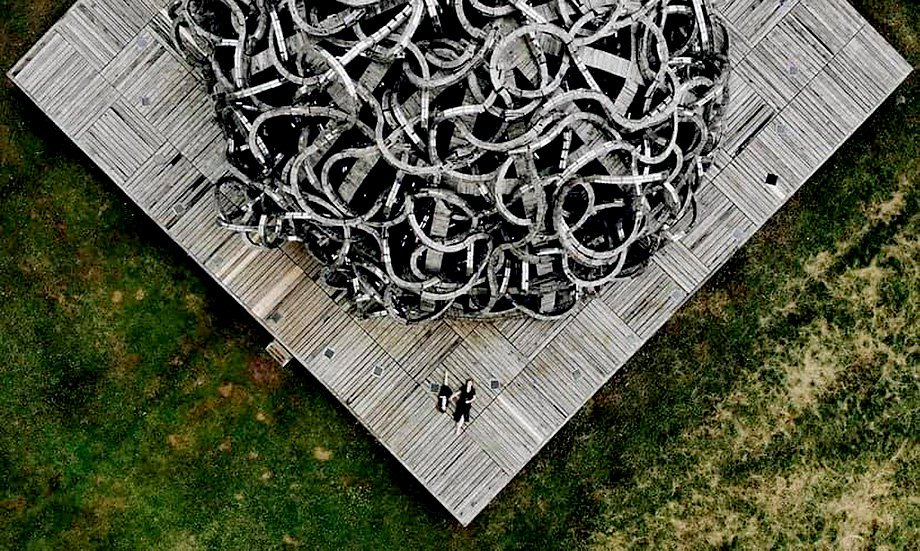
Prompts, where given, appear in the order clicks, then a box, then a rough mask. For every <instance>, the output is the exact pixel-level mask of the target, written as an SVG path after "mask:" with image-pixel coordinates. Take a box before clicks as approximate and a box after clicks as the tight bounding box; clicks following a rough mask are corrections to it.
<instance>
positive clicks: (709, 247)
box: [681, 185, 755, 271]
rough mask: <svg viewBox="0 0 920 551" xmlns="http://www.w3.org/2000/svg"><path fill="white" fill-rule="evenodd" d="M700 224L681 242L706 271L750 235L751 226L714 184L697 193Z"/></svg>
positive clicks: (727, 255) (715, 265) (723, 258)
mask: <svg viewBox="0 0 920 551" xmlns="http://www.w3.org/2000/svg"><path fill="white" fill-rule="evenodd" d="M697 206H698V209H699V216H700V223H699V224H697V225H696V226H694V227H693V228H692V229H691V230H690V232H689V233H688V234H687V235H686V236H684V238H682V239H681V243H682V244H684V245H685V246H686V247H687V249H689V250H690V252H692V253H693V255H694V256H695V257H696V258H699V259H700V261H701V262H702V263H703V264H704V265H705V266H707V268H708V269H709V271H712V269H713V268H715V267H717V266H720V265H721V264H722V263H723V262H724V261H725V260H727V259H728V258H729V257H730V256H731V255H732V254H733V253H734V252H735V251H736V250H737V249H738V247H740V246H741V244H742V243H743V242H744V239H745V237H746V236H748V235H751V234H752V233H753V231H754V229H755V225H754V223H753V222H751V220H750V219H749V218H748V217H747V216H745V215H744V212H742V211H741V209H739V208H738V207H737V206H736V205H735V204H734V203H732V202H731V201H729V199H728V197H726V196H725V194H724V193H722V192H721V191H719V188H718V187H717V186H715V185H710V186H706V187H705V188H704V189H703V190H701V191H700V193H698V194H697Z"/></svg>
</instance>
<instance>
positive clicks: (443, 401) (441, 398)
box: [438, 371, 454, 413]
mask: <svg viewBox="0 0 920 551" xmlns="http://www.w3.org/2000/svg"><path fill="white" fill-rule="evenodd" d="M453 394H454V392H453V391H452V390H451V389H450V387H449V386H447V371H445V372H444V382H443V383H441V388H440V389H438V411H440V412H441V413H447V403H448V402H449V401H450V400H451V397H452V396H453Z"/></svg>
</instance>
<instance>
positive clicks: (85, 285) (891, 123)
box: [0, 0, 920, 549]
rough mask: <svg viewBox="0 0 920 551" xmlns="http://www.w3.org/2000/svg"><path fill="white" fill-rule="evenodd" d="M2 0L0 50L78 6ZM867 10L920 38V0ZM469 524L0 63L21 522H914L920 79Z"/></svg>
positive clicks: (3, 278) (324, 534)
mask: <svg viewBox="0 0 920 551" xmlns="http://www.w3.org/2000/svg"><path fill="white" fill-rule="evenodd" d="M66 5H67V3H66V2H63V3H61V2H51V3H47V2H26V1H24V0H0V10H2V11H3V13H4V15H3V16H2V20H0V69H3V71H4V72H5V71H6V70H7V69H8V68H9V67H10V66H11V65H12V63H13V62H14V61H15V60H16V59H17V58H18V57H19V56H20V55H22V54H23V53H24V52H25V50H26V49H27V48H28V47H29V46H30V45H31V44H32V43H33V42H34V41H35V40H36V39H37V38H38V37H39V36H40V34H41V33H42V32H44V31H45V30H46V29H47V28H48V27H49V26H50V24H51V23H52V22H53V21H54V20H55V19H56V18H57V17H59V16H60V15H61V14H62V12H63V10H64V9H66ZM857 6H858V8H859V9H860V11H861V12H862V13H863V14H865V15H866V16H867V17H868V18H869V19H870V21H871V22H872V24H873V25H874V26H875V27H876V28H878V29H880V30H881V31H882V32H883V33H884V34H885V35H886V37H888V38H889V40H891V41H892V43H893V44H895V46H896V47H897V48H898V49H899V50H900V51H901V52H902V53H904V54H905V55H906V56H907V57H908V58H909V59H910V60H911V61H912V63H914V64H917V63H918V62H920V38H918V37H920V7H918V6H917V5H916V4H915V3H912V2H908V1H895V0H879V1H874V2H873V1H870V0H862V1H860V2H857ZM896 96H900V100H898V99H897V98H894V99H892V100H890V101H888V102H887V103H886V104H885V105H884V106H883V107H882V109H881V110H880V112H879V113H877V114H876V115H875V116H873V117H872V119H871V120H870V122H869V123H867V125H865V126H864V127H863V128H862V129H860V130H859V132H857V134H856V135H855V136H854V137H853V138H852V139H851V140H850V141H849V142H848V143H847V145H846V146H845V147H844V148H843V149H842V150H841V151H840V152H839V153H838V154H837V155H836V156H835V157H834V159H833V160H832V161H831V162H830V163H829V164H828V165H827V166H825V167H824V168H823V169H822V170H821V171H820V173H819V174H818V175H817V176H816V177H815V178H813V179H812V180H811V181H810V182H809V183H808V185H806V186H805V188H803V190H802V191H801V192H800V193H799V194H798V195H797V196H796V197H795V198H794V199H793V200H792V201H791V202H790V203H789V204H788V205H787V206H786V207H784V209H783V210H782V211H781V212H780V213H779V214H778V215H777V216H776V217H775V218H774V219H773V220H771V221H770V222H769V223H768V224H767V226H766V227H765V228H764V229H763V230H762V231H761V232H760V233H758V234H757V236H755V238H754V239H753V240H752V242H751V243H750V244H749V245H748V246H746V247H745V248H744V249H743V250H742V251H741V252H740V253H739V254H738V255H737V256H736V258H735V259H733V260H732V261H731V263H730V264H729V265H728V266H726V267H725V268H724V269H723V270H722V271H721V272H720V273H719V274H718V275H717V276H716V278H715V279H714V281H712V282H711V283H710V284H709V285H708V286H707V288H706V289H704V290H703V291H702V292H701V293H699V294H698V295H697V296H696V297H695V298H694V299H693V300H692V301H691V302H690V303H689V304H688V305H687V306H686V307H685V308H684V309H683V310H682V311H681V312H680V313H679V314H678V315H677V316H676V317H675V318H674V319H673V320H672V321H671V322H670V323H669V324H668V325H667V326H666V328H665V329H664V330H663V332H662V333H660V334H659V335H658V336H656V337H655V338H654V339H653V340H652V342H650V343H649V344H648V345H646V346H645V348H643V350H642V351H641V352H640V354H638V355H637V356H636V357H635V358H634V359H633V360H632V361H631V362H630V363H629V364H628V365H627V366H626V367H625V368H624V369H623V371H622V372H621V373H620V374H618V375H617V376H616V377H614V379H613V380H612V381H611V382H610V383H609V384H607V385H606V386H605V387H604V389H603V390H602V391H601V392H600V393H599V394H598V396H596V397H595V399H593V400H592V401H591V402H590V403H589V405H588V406H587V407H586V408H585V409H584V410H582V411H581V412H580V413H579V414H578V415H577V416H576V417H575V419H574V420H573V421H572V422H571V423H570V424H569V425H568V426H566V427H565V428H564V429H563V430H562V431H561V432H560V434H559V435H558V436H557V437H556V438H555V439H554V440H553V441H552V442H551V443H550V444H549V446H548V447H547V448H546V449H545V450H543V451H542V452H541V453H540V454H539V455H538V456H537V458H536V459H535V460H534V461H533V462H532V463H531V464H530V465H528V467H527V468H526V469H525V470H524V471H523V472H522V473H521V474H520V475H519V476H518V477H517V478H516V479H515V480H514V481H513V482H512V483H511V484H510V485H509V486H508V488H507V489H505V490H504V491H503V492H502V493H501V494H500V495H499V496H498V498H497V499H496V500H495V501H494V502H493V503H492V504H491V505H490V506H489V508H488V509H487V510H486V511H485V512H484V513H483V514H482V515H481V516H480V517H479V518H478V519H477V520H476V521H474V523H473V524H472V525H471V526H470V527H469V528H467V529H462V528H460V527H458V526H457V525H456V524H455V523H454V522H453V521H451V520H450V519H449V518H448V515H447V513H446V512H444V511H443V510H442V509H441V508H440V507H439V506H438V505H437V504H436V503H435V502H434V500H433V499H432V498H431V497H430V496H428V495H427V494H426V492H425V491H424V490H423V489H422V488H421V487H420V485H418V484H417V483H416V482H415V481H414V480H413V479H412V477H411V476H410V475H409V474H408V473H407V472H405V471H404V470H403V469H402V468H401V467H400V466H399V465H398V464H397V462H396V461H395V460H393V459H392V458H391V457H390V456H389V454H388V453H387V452H386V451H385V450H383V449H382V448H381V447H380V446H379V445H377V444H376V443H375V442H374V441H373V439H372V438H371V437H370V436H369V435H368V434H367V433H366V432H365V431H364V430H363V429H362V428H361V427H360V426H358V425H357V424H356V422H355V421H354V419H353V418H352V417H351V416H350V415H349V414H348V413H347V411H345V410H344V409H343V408H341V407H340V406H339V405H338V404H337V403H336V402H335V400H333V399H332V398H331V397H330V396H328V395H327V394H326V393H325V392H324V391H323V390H322V389H321V388H320V385H318V383H317V382H316V381H314V380H312V379H311V378H310V377H309V375H307V374H306V373H305V372H304V371H303V370H300V369H294V370H290V371H287V370H281V369H279V368H277V367H274V366H273V365H272V364H271V363H270V361H269V360H268V359H267V358H266V357H265V355H264V353H263V352H262V351H261V345H263V344H264V343H265V342H266V340H267V336H266V335H264V334H263V333H262V332H261V330H260V329H259V328H258V327H257V326H256V324H255V323H254V322H253V321H251V320H250V319H249V317H248V316H247V315H246V314H245V313H244V312H243V311H242V310H240V309H239V308H238V307H237V306H236V305H235V304H232V303H231V301H230V299H229V298H228V297H227V295H226V294H225V293H223V291H221V290H220V289H217V288H216V287H215V286H214V285H213V284H211V283H210V282H209V280H208V278H207V277H206V276H205V275H204V274H202V273H201V272H200V271H199V270H198V269H197V268H196V267H195V266H194V265H193V264H192V263H191V262H190V261H189V260H188V259H187V258H186V257H185V256H184V254H183V253H182V252H181V251H180V250H179V249H178V248H177V247H175V246H174V245H172V244H171V243H170V241H169V240H168V239H167V238H166V237H165V236H164V235H163V234H162V233H161V232H160V231H159V230H158V229H156V228H155V226H154V225H153V224H152V223H151V222H150V221H149V220H148V219H147V218H146V217H145V216H144V215H143V214H142V213H141V212H140V211H139V210H138V209H136V208H135V207H134V206H133V205H129V204H128V203H127V201H126V199H125V197H124V196H123V195H122V194H121V192H120V191H119V190H118V189H117V188H116V186H115V185H114V184H112V183H110V182H109V181H107V179H106V178H105V177H103V176H102V175H101V174H100V173H99V172H98V171H97V170H95V169H94V168H93V167H92V166H91V164H90V163H89V162H87V161H86V160H85V158H84V157H83V156H82V154H80V153H79V152H78V151H77V150H76V149H75V148H74V147H73V146H72V145H70V144H69V142H67V140H66V138H64V137H63V136H62V135H61V134H60V133H59V132H58V131H57V130H55V129H54V128H53V126H52V125H51V124H50V123H49V122H48V121H47V120H46V119H45V118H43V116H42V115H41V114H40V113H39V112H37V110H36V109H35V108H34V106H32V105H31V103H30V102H29V101H28V100H26V99H25V98H24V97H23V96H22V95H21V94H20V93H18V92H17V91H15V90H14V89H13V88H12V86H11V85H10V84H9V83H8V82H6V81H4V83H3V85H2V86H0V358H2V360H3V363H2V364H0V548H11V549H15V548H23V547H24V548H38V549H40V548H63V549H83V548H94V547H102V548H129V549H134V548H146V547H163V548H192V549H193V548H263V547H285V546H288V547H292V546H299V547H301V548H306V549H331V548H340V549H366V548H375V549H386V548H419V549H432V548H443V547H447V548H449V549H468V548H473V547H476V548H483V549H491V548H509V549H514V548H519V549H525V548H560V549H571V548H581V547H590V546H596V547H599V548H618V547H629V546H640V545H641V546H654V547H670V548H700V547H710V546H715V547H743V548H750V547H791V546H795V547H798V546H817V547H838V546H839V547H849V548H875V547H888V548H907V547H910V546H911V544H915V543H916V541H918V540H920V506H918V505H920V503H918V501H920V498H918V496H920V489H918V480H920V446H918V441H917V434H920V426H918V421H920V419H918V416H920V396H918V388H920V378H918V365H920V345H918V343H920V189H918V185H917V182H918V181H920V124H918V119H920V78H918V77H917V76H916V75H915V76H913V77H911V79H910V80H909V81H908V83H906V84H905V85H904V86H903V87H902V88H901V89H900V90H899V91H898V93H897V94H896Z"/></svg>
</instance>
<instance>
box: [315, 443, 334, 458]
mask: <svg viewBox="0 0 920 551" xmlns="http://www.w3.org/2000/svg"><path fill="white" fill-rule="evenodd" d="M313 458H314V459H316V460H317V461H329V460H330V459H332V451H331V450H327V449H326V448H324V447H322V446H316V447H315V448H313Z"/></svg>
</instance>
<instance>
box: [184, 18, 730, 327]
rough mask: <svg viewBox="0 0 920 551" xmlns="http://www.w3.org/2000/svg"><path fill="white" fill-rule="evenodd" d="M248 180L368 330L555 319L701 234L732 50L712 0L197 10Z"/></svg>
mask: <svg viewBox="0 0 920 551" xmlns="http://www.w3.org/2000/svg"><path fill="white" fill-rule="evenodd" d="M171 14H172V16H173V21H174V37H175V41H176V44H177V46H178V47H179V48H180V49H181V50H182V51H183V52H184V53H185V54H186V55H187V57H188V58H189V59H191V60H193V61H195V62H197V63H199V64H200V65H201V67H202V68H203V69H204V72H205V73H206V75H207V78H208V79H209V84H210V87H211V91H212V95H213V97H214V99H215V102H216V106H217V112H218V116H219V119H220V121H221V124H222V126H223V128H224V129H225V132H226V135H227V140H228V150H227V155H228V158H229V159H230V161H231V163H232V164H233V166H234V167H235V168H236V169H237V171H236V173H235V174H232V175H228V176H226V177H224V178H223V179H222V180H221V181H220V182H219V183H218V186H217V197H218V205H219V210H220V214H219V220H220V222H221V223H222V224H223V225H225V226H226V227H228V228H230V229H232V230H234V231H238V232H241V233H243V234H244V235H246V236H247V237H248V238H249V239H250V240H251V241H252V242H253V243H255V244H258V245H260V246H264V247H275V246H278V245H280V244H282V243H284V242H285V241H289V240H293V241H301V242H303V243H304V244H305V245H306V246H307V247H308V249H309V250H310V251H311V252H312V254H313V255H314V256H316V257H317V258H318V259H320V260H321V261H322V262H323V263H324V264H325V266H326V272H325V278H326V281H327V283H329V284H330V285H333V286H336V287H340V288H342V289H345V290H346V291H347V292H348V293H349V295H350V296H351V297H352V298H353V300H354V301H355V304H356V305H357V308H358V310H359V311H360V312H362V313H363V314H366V315H378V314H389V315H390V316H392V317H394V318H397V319H400V320H403V321H406V322H417V321H422V320H428V319H434V318H438V317H440V316H443V315H457V316H471V317H489V316H496V315H503V314H509V313H516V312H521V313H525V314H528V315H531V316H534V317H537V318H554V317H557V316H560V315H562V314H564V313H565V312H567V311H568V310H569V309H571V308H572V307H573V305H574V304H575V303H576V302H577V300H578V298H579V297H580V295H582V294H583V293H585V292H590V291H592V290H594V289H596V288H598V287H599V286H602V285H604V284H606V283H608V282H610V281H612V280H613V279H615V278H623V277H629V276H631V275H633V274H635V273H637V271H638V270H640V269H641V268H642V267H643V266H644V265H645V264H646V263H647V261H648V260H649V258H650V255H652V254H653V253H654V251H655V250H656V249H658V248H659V247H660V246H661V245H662V243H663V241H664V240H665V239H666V238H667V236H668V230H669V229H670V228H672V227H673V225H674V224H675V223H676V222H677V221H679V220H681V219H684V218H685V217H692V216H693V215H694V212H695V209H694V200H693V194H694V190H696V189H697V188H698V186H699V184H700V181H701V178H702V177H703V174H704V172H705V170H706V168H707V167H708V164H709V162H708V156H709V155H710V154H711V152H712V151H713V150H714V148H715V147H716V145H717V143H718V139H719V136H720V131H721V119H722V114H723V108H724V103H725V101H726V99H727V71H728V67H727V64H728V62H727V49H728V39H727V36H726V33H725V31H724V28H723V27H722V26H721V25H720V24H719V23H718V22H717V20H716V19H715V18H714V17H713V16H712V14H711V11H710V7H709V5H708V0H645V1H640V0H322V1H319V0H181V1H179V2H177V3H176V4H174V5H173V6H172V8H171Z"/></svg>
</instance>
